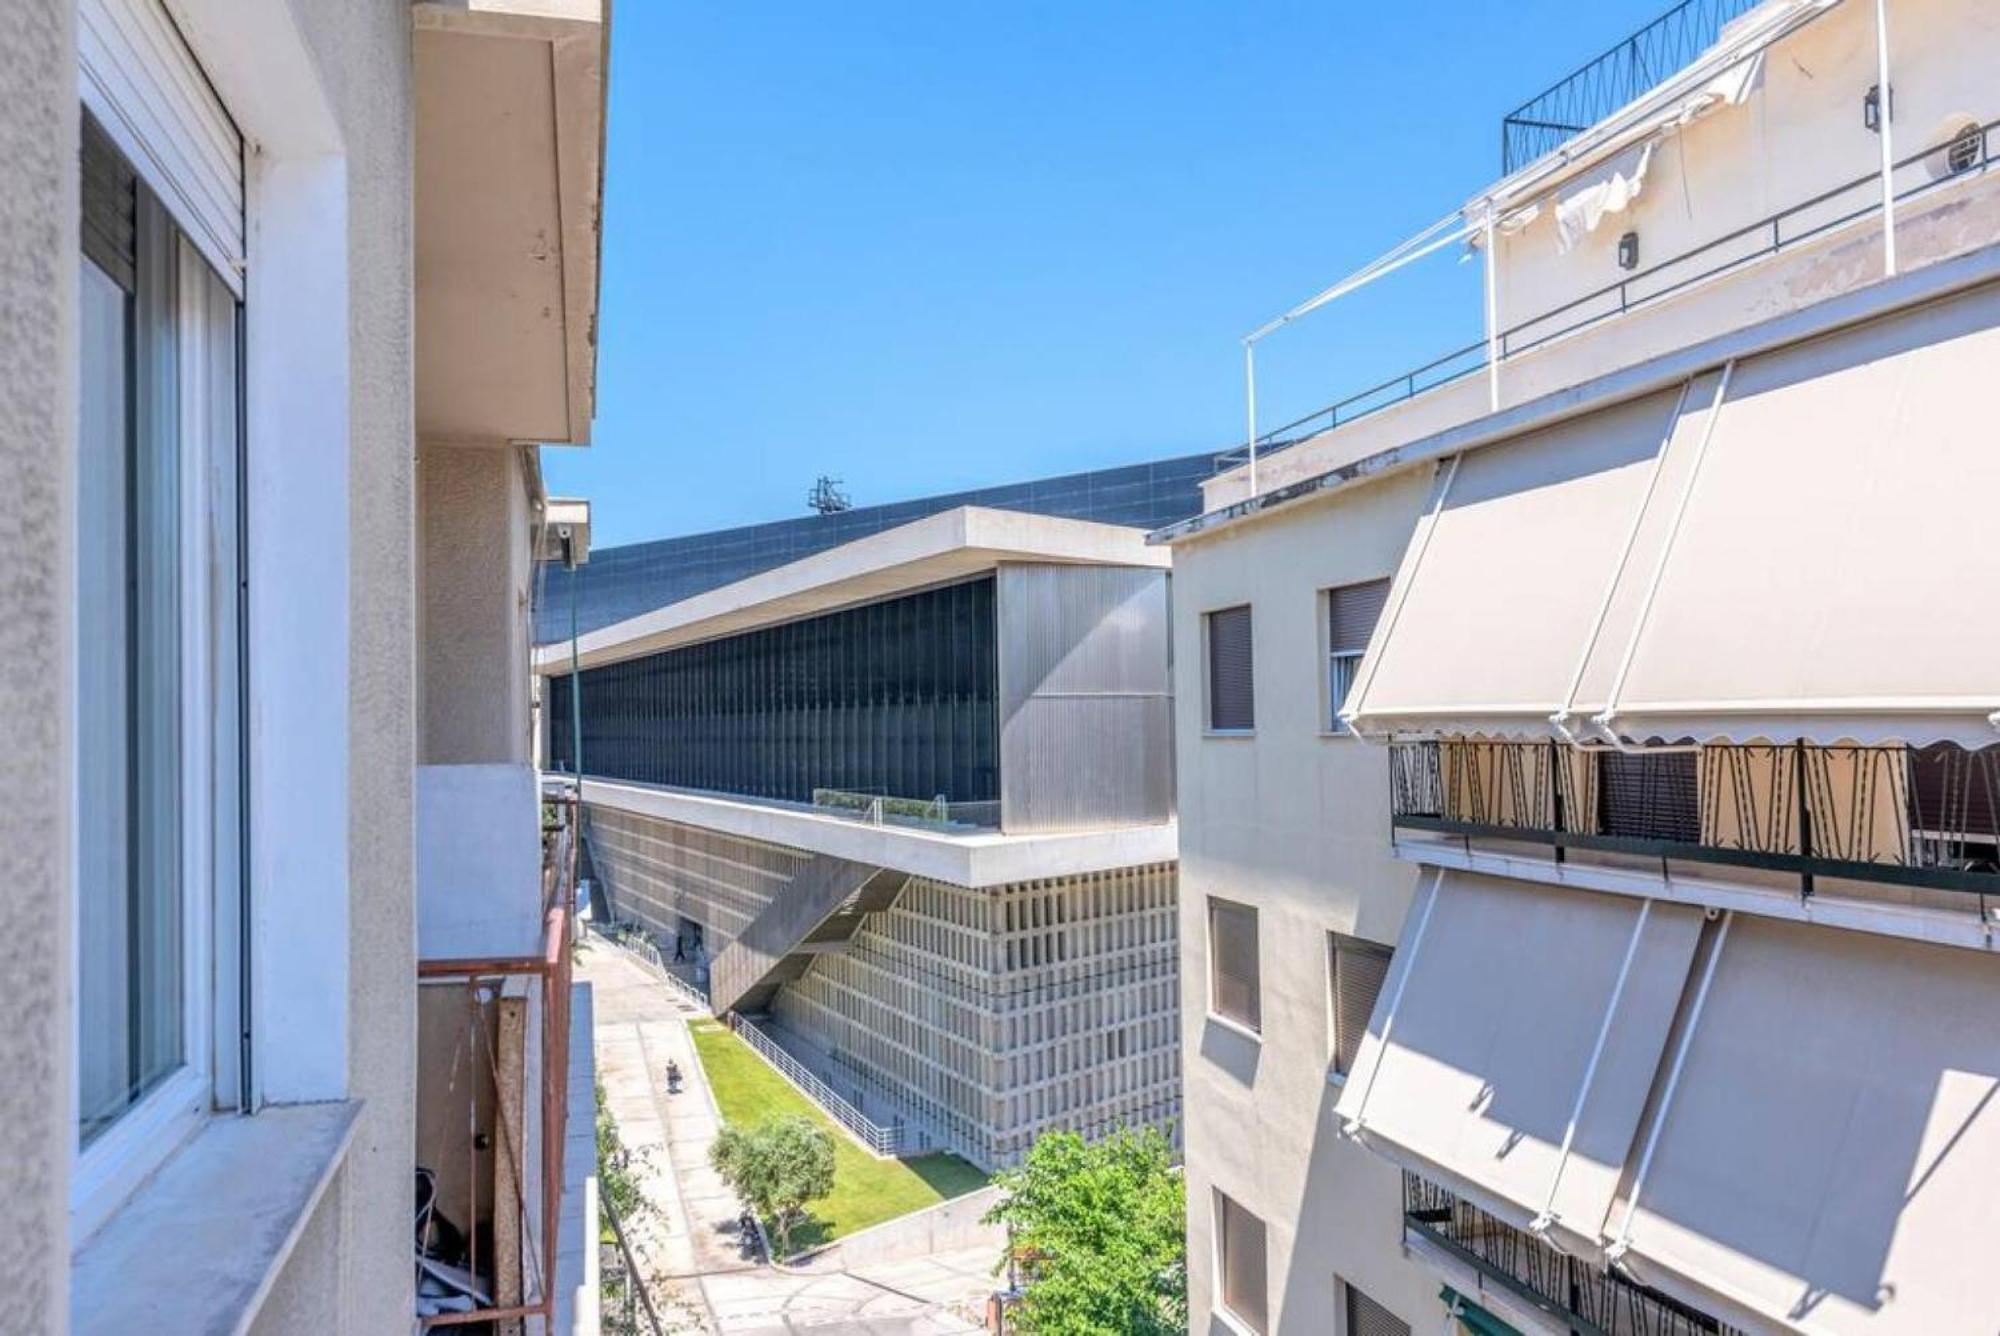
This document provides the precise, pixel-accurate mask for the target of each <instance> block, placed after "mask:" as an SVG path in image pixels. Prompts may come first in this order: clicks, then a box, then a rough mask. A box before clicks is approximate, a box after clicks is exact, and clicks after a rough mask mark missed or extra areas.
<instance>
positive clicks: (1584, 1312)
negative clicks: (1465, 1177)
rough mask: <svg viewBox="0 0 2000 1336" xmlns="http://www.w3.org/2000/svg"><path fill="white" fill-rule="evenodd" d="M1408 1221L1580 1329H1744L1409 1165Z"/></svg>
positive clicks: (1685, 1334)
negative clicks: (1583, 1257)
mask: <svg viewBox="0 0 2000 1336" xmlns="http://www.w3.org/2000/svg"><path fill="white" fill-rule="evenodd" d="M1403 1224H1404V1227H1405V1228H1406V1229H1409V1230H1412V1231H1414V1232H1416V1233H1417V1234H1419V1235H1421V1236H1422V1237H1424V1238H1425V1239H1428V1240H1430V1241H1431V1242H1432V1243H1434V1244H1436V1245H1437V1246H1439V1247H1441V1248H1443V1249H1444V1250H1445V1251H1446V1252H1448V1253H1450V1254H1451V1255H1453V1256H1454V1257H1456V1258H1458V1259H1459V1260H1460V1261H1462V1262H1464V1263H1465V1264H1466V1265H1467V1266H1470V1267H1472V1268H1473V1269H1474V1270H1476V1271H1478V1272H1479V1273H1480V1274H1481V1275H1483V1276H1485V1277H1487V1278H1488V1279H1490V1280H1492V1281H1494V1282H1496V1283H1497V1284H1498V1285H1499V1286H1500V1287H1501V1288H1503V1289H1505V1290H1508V1291H1509V1292H1511V1293H1512V1294H1514V1295H1515V1296H1516V1297H1517V1298H1519V1299H1521V1300H1523V1301H1525V1302H1526V1303H1528V1304H1531V1305H1533V1306H1534V1307H1535V1308H1537V1309H1540V1310H1541V1311H1542V1312H1544V1313H1546V1314H1548V1315H1549V1316H1550V1317H1552V1318H1554V1319H1555V1320H1556V1321H1557V1322H1559V1323H1562V1324H1564V1325H1566V1326H1567V1327H1568V1328H1569V1330H1570V1331H1571V1332H1573V1333H1577V1336H1709V1334H1710V1333H1713V1334H1715V1336H1741V1333H1740V1332H1738V1330H1737V1329H1736V1328H1735V1327H1731V1326H1729V1325H1728V1324H1726V1323H1724V1322H1721V1321H1720V1320H1718V1319H1716V1318H1713V1317H1710V1316H1709V1315H1708V1314H1706V1313H1703V1312H1700V1311H1699V1310H1697V1309H1694V1308H1690V1307H1689V1306H1688V1305H1686V1304H1684V1303H1682V1302H1680V1301H1679V1300H1678V1299H1675V1298H1673V1297H1671V1296H1670V1295H1666V1294H1662V1293H1660V1292H1659V1291H1658V1290H1655V1289H1651V1288H1649V1287H1648V1286H1645V1285H1640V1284H1638V1283H1636V1282H1634V1281H1631V1280H1627V1279H1626V1278H1625V1277H1623V1276H1621V1275H1619V1274H1618V1273H1617V1272H1615V1271H1611V1270H1608V1269H1607V1268H1605V1267H1601V1266H1593V1265H1591V1264H1589V1263H1586V1262H1583V1261H1579V1260H1578V1259H1577V1258H1574V1257H1570V1256H1568V1255H1566V1254H1564V1253H1562V1252H1560V1251H1558V1250H1557V1249H1556V1248H1555V1247H1554V1246H1553V1245H1551V1244H1549V1243H1546V1242H1544V1241H1542V1240H1541V1239H1538V1238H1536V1237H1534V1236H1533V1235H1532V1234H1528V1233H1525V1232H1523V1231H1522V1230H1518V1229H1515V1228H1514V1227H1513V1226H1512V1225H1509V1224H1507V1223H1506V1222H1504V1221H1502V1220H1499V1219H1496V1218H1495V1217H1493V1216H1491V1215H1488V1214H1487V1213H1486V1212H1484V1211H1482V1210H1480V1209H1479V1208H1478V1207H1476V1206H1474V1205H1472V1204H1471V1203H1469V1202H1465V1201H1461V1200H1460V1199H1459V1198H1458V1197H1456V1196H1454V1195H1452V1194H1451V1193H1450V1192H1447V1191H1445V1190H1444V1189H1443V1188H1441V1187H1439V1186H1438V1185H1437V1184H1435V1183H1432V1182H1430V1181H1429V1180H1427V1179H1424V1178H1421V1177H1419V1176H1417V1175H1416V1174H1413V1173H1410V1172H1409V1171H1408V1170H1404V1172H1403Z"/></svg>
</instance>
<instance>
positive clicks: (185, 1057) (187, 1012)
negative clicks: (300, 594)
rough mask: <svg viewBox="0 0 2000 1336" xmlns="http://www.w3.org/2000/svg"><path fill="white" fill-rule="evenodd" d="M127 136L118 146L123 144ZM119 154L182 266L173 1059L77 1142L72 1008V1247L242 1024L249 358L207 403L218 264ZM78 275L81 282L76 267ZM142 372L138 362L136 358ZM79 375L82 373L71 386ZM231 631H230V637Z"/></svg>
mask: <svg viewBox="0 0 2000 1336" xmlns="http://www.w3.org/2000/svg"><path fill="white" fill-rule="evenodd" d="M124 147H125V146H124V145H122V144H121V145H120V148H121V151H122V150H123V149H124ZM126 156H127V160H128V162H129V163H130V165H131V166H132V168H133V170H134V171H135V173H136V174H137V176H138V179H139V180H140V181H141V182H142V183H143V184H144V185H145V187H146V188H147V189H148V190H150V191H152V193H153V194H154V195H155V196H157V197H158V198H159V200H160V201H161V204H162V205H163V207H165V208H166V210H167V212H168V214H169V216H170V217H172V218H173V221H174V223H175V224H176V226H177V228H178V229H179V232H180V235H179V236H178V237H177V238H176V242H175V247H174V250H173V253H172V256H171V258H169V259H168V260H167V261H166V262H167V263H169V264H172V265H174V266H175V267H176V269H177V275H176V277H177V282H176V294H175V300H176V303H177V309H176V310H175V312H174V322H175V335H176V343H177V359H176V375H177V378H178V401H179V402H178V409H179V421H178V424H177V435H178V445H179V469H178V471H177V482H178V489H179V493H180V494H179V496H178V498H177V502H178V509H179V522H180V528H179V551H178V553H177V557H178V562H179V580H180V597H179V612H180V636H179V651H180V665H179V667H180V677H179V696H178V701H177V709H178V711H179V715H180V730H181V732H180V736H181V745H180V756H179V771H180V774H179V790H180V794H179V796H180V808H179V811H180V838H179V845H180V887H179V890H180V918H181V972H182V973H181V988H182V1002H181V1064H180V1066H179V1067H177V1068H176V1069H175V1070H174V1071H172V1072H171V1073H169V1074H168V1075H166V1076H165V1077H163V1078H162V1079H161V1080H160V1081H159V1082H158V1083H157V1084H156V1085H155V1086H154V1087H153V1089H151V1090H149V1091H147V1092H146V1093H145V1094H144V1095H143V1096H141V1097H140V1098H139V1099H138V1100H137V1101H136V1102H135V1103H133V1104H132V1105H131V1106H130V1107H129V1108H127V1109H126V1110H124V1112H122V1113H120V1114H119V1115H118V1117H117V1119H116V1120H115V1121H114V1122H113V1123H112V1124H111V1125H110V1126H109V1127H107V1128H105V1129H104V1130H103V1131H102V1132H101V1133H100V1134H99V1135H98V1136H97V1137H96V1139H95V1140H93V1141H92V1142H91V1143H90V1144H89V1145H88V1146H85V1145H83V1144H82V1129H81V1126H80V1122H79V1118H80V1111H81V1105H82V1091H81V1081H82V1070H81V1062H80V1056H81V1053H82V1033H81V1029H80V1026H81V1019H80V1014H78V1013H76V1011H75V1009H73V1014H72V1016H71V1026H72V1029H71V1037H70V1053H71V1060H70V1063H69V1103H70V1108H69V1117H68V1119H67V1120H66V1121H67V1126H68V1131H69V1136H70V1149H69V1154H70V1191H69V1206H70V1215H69V1235H70V1241H71V1244H72V1246H76V1245H79V1244H81V1243H82V1242H83V1241H84V1240H85V1239H87V1238H88V1237H89V1236H90V1235H91V1234H93V1233H94V1232H96V1230H97V1229H98V1228H99V1227H101V1226H102V1225H103V1224H104V1223H105V1222H106V1221H107V1220H108V1219H110V1217H111V1216H112V1215H113V1214H114V1213H115V1212H116V1211H117V1209H118V1208H119V1207H120V1206H121V1205H122V1204H123V1203H124V1202H125V1200H126V1199H127V1198H129V1197H130V1196H131V1195H132V1193H133V1192H134V1191H135V1190H137V1188H138V1187H139V1186H140V1185H141V1184H142V1183H144V1182H145V1181H146V1180H147V1179H148V1178H149V1177H151V1176H152V1174H153V1173H154V1172H155V1171H157V1170H158V1169H159V1167H160V1166H161V1165H162V1164H163V1163H164V1162H165V1161H166V1160H167V1158H168V1157H169V1156H171V1155H172V1154H173V1153H174V1152H175V1151H176V1150H178V1149H179V1148H180V1147H181V1146H182V1145H184V1144H185V1143H186V1142H187V1141H188V1140H189V1138H191V1137H192V1136H193V1135H194V1134H195V1133H196V1132H197V1131H199V1129H200V1128H201V1127H202V1125H203V1124H204V1123H205V1122H206V1120H207V1119H208V1117H209V1116H210V1115H211V1114H212V1113H214V1112H215V1111H216V1109H217V1108H218V1106H219V1105H227V1106H233V1105H234V1104H235V1103H236V1102H237V1101H236V1099H235V1097H234V1092H233V1090H218V1085H219V1084H221V1083H220V1082H219V1081H218V1072H219V1070H220V1069H221V1068H226V1069H227V1071H226V1073H225V1074H227V1075H232V1076H233V1074H234V1071H235V1063H234V1061H233V1050H232V1052H231V1054H230V1060H229V1061H227V1062H225V1063H222V1064H218V1062H217V1054H218V1050H219V1049H221V1048H222V1047H223V1046H224V1045H228V1044H232V1043H233V1035H234V1034H235V1033H237V1026H236V1022H235V1020H234V1017H235V1016H236V1007H235V1004H234V1001H233V998H234V995H235V990H236V988H237V987H238V986H239V979H240V967H241V961H242V956H241V952H240V947H241V935H240V933H241V926H240V924H239V922H238V918H239V916H238V915H237V913H236V905H235V904H234V903H231V904H228V905H218V903H217V901H218V895H219V893H221V892H222V891H223V890H224V889H225V888H226V889H227V892H228V894H229V895H230V896H231V897H232V899H233V896H234V895H235V888H236V887H237V884H238V872H239V871H240V868H239V867H237V866H229V867H226V868H225V867H219V866H218V864H217V857H216V840H215V834H216V819H217V808H216V803H215V794H216V792H217V782H218V780H219V779H220V778H221V776H220V775H219V766H221V765H232V766H233V765H236V764H238V763H239V762H240V760H241V755H242V749H245V748H247V747H248V745H249V739H248V738H247V737H246V736H241V735H240V734H238V732H237V730H236V727H235V726H236V723H237V720H236V719H235V718H233V717H232V718H231V719H229V720H227V721H226V731H225V721H224V720H223V719H221V718H220V715H219V710H218V703H219V699H220V697H221V693H220V692H219V691H218V689H217V680H216V677H217V673H218V672H226V673H231V674H234V673H235V672H236V671H237V664H236V663H235V662H229V663H220V662H218V658H217V655H216V646H217V636H218V633H219V632H220V631H221V630H222V628H223V622H222V621H221V619H223V618H230V619H234V618H236V616H237V613H238V609H237V606H236V602H235V599H234V597H233V586H234V577H233V576H231V577H229V578H228V579H227V580H226V581H225V582H224V583H226V584H227V585H228V586H229V587H230V591H231V594H232V596H231V597H230V598H229V600H228V603H227V605H226V606H220V604H221V598H220V597H219V591H218V582H219V581H218V574H219V573H218V567H217V566H216V564H215V563H216V559H217V557H218V556H219V555H220V554H221V553H222V552H234V553H235V555H236V559H237V561H238V562H239V563H240V562H242V561H243V560H245V559H246V554H244V553H243V552H242V551H241V550H240V548H239V545H238V542H237V535H238V533H239V532H240V531H239V530H238V528H237V523H238V515H237V504H238V498H239V497H240V495H241V489H240V486H232V487H231V489H230V492H231V494H230V495H229V496H227V497H226V498H225V497H222V496H219V495H217V487H216V484H217V477H216V470H217V468H218V467H219V466H221V465H222V464H223V462H224V461H222V460H221V459H220V458H219V454H218V442H217V439H216V433H215V430H214V428H215V426H216V423H217V422H218V420H222V419H226V420H227V422H228V423H229V424H230V425H231V430H230V431H229V432H228V433H227V439H228V445H229V447H230V448H231V449H232V450H234V451H236V453H235V455H234V457H233V458H231V459H229V460H228V461H227V468H228V474H227V476H228V477H229V478H230V479H232V480H234V479H236V477H237V470H238V469H239V468H240V466H241V461H242V459H243V455H242V453H241V452H240V447H239V445H238V443H237V439H236V438H237V435H238V433H240V432H241V430H242V422H241V419H240V411H239V409H240V404H241V394H242V390H243V384H244V378H245V376H246V368H245V366H244V365H243V359H242V356H241V351H242V346H243V345H242V341H241V340H240V338H235V334H234V331H232V339H233V340H234V342H235V348H234V351H233V352H232V358H233V361H234V364H235V365H234V370H235V391H236V396H235V399H234V401H232V402H229V403H226V404H215V403H212V402H210V396H209V395H208V394H207V392H206V390H207V387H206V386H205V384H204V383H203V378H204V376H205V373H206V372H207V371H208V369H209V367H208V363H207V362H206V360H205V359H203V358H202V357H199V356H194V355H190V351H191V350H193V349H196V348H199V347H201V346H202V343H203V340H205V338H206V336H207V333H208V330H207V328H206V327H205V324H204V307H203V304H202V300H201V299H202V298H204V297H205V295H206V293H205V285H206V281H207V274H208V273H209V272H211V271H213V270H214V265H213V263H212V261H211V260H210V258H209V255H208V254H207V253H206V252H205V251H204V249H203V248H202V246H201V244H200V242H199V240H198V237H199V236H200V235H201V234H200V232H199V231H198V229H197V228H195V227H193V226H190V224H189V222H188V221H187V220H186V219H185V218H183V217H182V216H181V215H180V214H179V213H178V212H177V211H176V208H175V203H176V200H177V199H178V198H179V197H180V192H179V191H178V190H177V189H176V188H175V187H174V184H173V183H172V182H168V181H162V180H161V179H159V172H160V170H161V169H159V168H158V167H157V165H156V164H154V163H152V162H151V161H149V160H148V159H147V158H146V157H144V156H139V157H134V156H133V155H132V154H131V153H129V152H127V154H126ZM75 262H76V263H77V264H78V265H79V266H82V265H84V264H87V263H90V262H89V261H88V260H87V259H85V258H84V257H83V256H82V254H81V251H80V250H79V251H78V253H77V255H76V260H75ZM221 277H222V280H223V283H224V286H225V287H228V288H229V289H230V290H231V295H232V297H233V298H237V299H238V300H239V301H240V297H239V296H238V294H237V292H236V288H237V285H238V283H239V282H240V278H239V276H237V275H235V274H222V275H221ZM77 281H79V282H80V281H81V273H80V269H79V271H78V280H77ZM236 319H237V321H238V322H240V321H241V319H242V313H241V307H240V305H239V306H238V307H237V312H236ZM139 374H142V375H143V374H144V371H143V369H140V372H139ZM82 388H83V387H82V386H81V385H79V386H78V393H79V394H81V392H82ZM66 503H67V504H75V499H74V498H73V497H72V498H69V499H68V500H67V502H66ZM224 524H226V525H228V526H229V530H230V532H229V534H228V537H227V542H226V543H222V542H220V541H219V539H220V535H219V534H218V528H219V526H221V525H224ZM80 579H81V570H80V569H79V568H77V567H76V566H74V565H73V566H72V570H71V599H72V602H73V603H74V602H75V601H76V600H78V599H79V598H80V596H81V586H80ZM234 632H235V635H238V636H240V635H243V634H245V633H246V630H245V628H243V627H241V626H237V627H235V628H234ZM77 633H78V630H77V629H75V628H73V631H72V634H77ZM231 643H234V640H233V638H232V641H231ZM82 652H83V650H82V648H81V647H80V646H79V647H76V648H74V649H73V653H78V654H80V653H82ZM72 689H74V687H72ZM232 714H233V712H232ZM79 732H80V730H79V720H78V717H77V712H72V717H71V720H70V732H69V748H70V753H71V755H77V754H79V748H80V741H81V740H80V736H79ZM225 745H227V746H229V747H230V748H232V750H231V751H229V752H228V754H227V755H224V754H223V748H224V746H225ZM229 787H230V788H231V789H232V790H236V791H237V801H238V802H247V801H248V800H249V796H248V794H247V793H243V792H241V791H240V789H238V786H237V785H236V784H235V782H234V780H233V778H232V780H231V781H230V784H229ZM70 836H71V848H70V884H71V885H72V886H73V887H75V888H76V891H77V894H75V895H74V896H72V897H71V902H70V941H71V944H72V949H71V953H70V960H69V969H70V987H71V996H72V997H76V996H80V988H81V976H82V968H81V959H80V952H79V948H78V943H79V942H80V940H81V914H82V846H81V843H80V840H79V838H78V836H79V832H78V829H77V827H76V826H75V824H72V828H71V832H70ZM224 989H227V990H229V994H230V1000H228V1003H227V1005H220V1004H219V1001H220V1000H219V998H218V993H219V992H220V991H221V990H224ZM225 1018H227V1025H228V1029H229V1033H228V1034H218V1026H219V1023H221V1022H223V1021H224V1020H225Z"/></svg>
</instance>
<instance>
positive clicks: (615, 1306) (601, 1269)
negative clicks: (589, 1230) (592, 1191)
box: [597, 1197, 667, 1336]
mask: <svg viewBox="0 0 2000 1336" xmlns="http://www.w3.org/2000/svg"><path fill="white" fill-rule="evenodd" d="M598 1209H599V1210H600V1211H601V1212H602V1213H603V1215H604V1219H605V1222H606V1223H607V1224H609V1225H610V1226H611V1239H610V1241H609V1242H606V1243H600V1244H599V1245H598V1257H599V1261H598V1267H597V1275H598V1281H597V1295H598V1305H599V1309H598V1313H599V1321H600V1322H601V1323H602V1330H604V1331H606V1332H609V1333H612V1336H646V1333H648V1332H650V1333H652V1336H667V1332H666V1328H665V1327H663V1326H661V1325H660V1314H659V1310H658V1309H656V1308H654V1307H653V1296H652V1294H651V1292H650V1291H648V1290H647V1288H646V1273H645V1271H644V1270H642V1269H641V1268H640V1266H639V1260H638V1258H636V1257H634V1256H633V1255H632V1245H631V1244H630V1243H629V1242H628V1241H627V1240H626V1238H625V1227H624V1225H623V1224H622V1223H620V1221H619V1219H618V1212H617V1211H616V1210H614V1209H613V1208H612V1205H611V1202H610V1199H609V1198H608V1197H606V1198H599V1200H598ZM642 1314H643V1315H644V1316H645V1319H646V1323H645V1325H644V1326H643V1327H642V1326H640V1325H639V1318H640V1316H641V1315H642Z"/></svg>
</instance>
